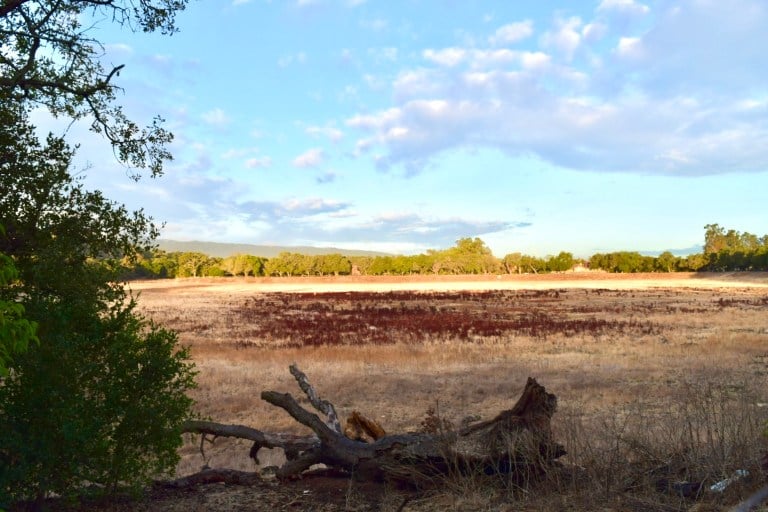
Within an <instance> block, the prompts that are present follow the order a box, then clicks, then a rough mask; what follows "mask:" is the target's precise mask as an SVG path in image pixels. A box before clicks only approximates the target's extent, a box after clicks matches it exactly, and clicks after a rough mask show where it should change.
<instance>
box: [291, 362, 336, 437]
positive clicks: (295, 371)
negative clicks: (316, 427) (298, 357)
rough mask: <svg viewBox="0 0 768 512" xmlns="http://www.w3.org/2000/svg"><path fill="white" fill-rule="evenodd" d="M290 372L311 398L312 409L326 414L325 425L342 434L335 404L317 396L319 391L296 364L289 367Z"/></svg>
mask: <svg viewBox="0 0 768 512" xmlns="http://www.w3.org/2000/svg"><path fill="white" fill-rule="evenodd" d="M289 370H290V372H291V375H293V377H294V378H295V379H296V382H297V383H298V384H299V387H300V388H301V390H302V391H303V392H304V394H305V395H307V398H309V403H311V404H312V407H314V408H315V409H317V410H318V411H320V412H321V413H323V414H325V416H326V417H327V420H326V422H325V424H326V425H328V427H329V428H330V429H331V430H334V431H336V432H338V433H339V434H341V433H342V432H341V423H340V422H339V415H338V414H337V413H336V408H335V407H334V406H333V404H332V403H331V402H329V401H328V400H322V399H321V398H320V397H319V396H318V395H317V391H315V388H313V387H312V385H311V384H310V383H309V379H308V378H307V376H306V375H305V374H304V372H302V371H301V370H299V368H298V366H296V364H295V363H294V364H292V365H291V366H290V367H289Z"/></svg>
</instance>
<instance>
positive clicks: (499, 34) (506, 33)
mask: <svg viewBox="0 0 768 512" xmlns="http://www.w3.org/2000/svg"><path fill="white" fill-rule="evenodd" d="M531 35H533V21H531V20H525V21H518V22H515V23H510V24H508V25H504V26H502V27H499V28H498V29H497V30H496V32H495V33H494V34H493V35H492V36H491V37H489V38H488V42H490V43H491V44H492V45H495V46H500V45H505V44H512V43H517V42H519V41H522V40H523V39H526V38H528V37H530V36H531Z"/></svg>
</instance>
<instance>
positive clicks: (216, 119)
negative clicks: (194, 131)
mask: <svg viewBox="0 0 768 512" xmlns="http://www.w3.org/2000/svg"><path fill="white" fill-rule="evenodd" d="M200 117H202V119H203V121H205V123H206V124H209V125H211V126H215V127H217V128H222V127H225V126H227V125H228V124H229V123H230V122H231V119H230V118H229V116H228V115H227V114H226V113H225V112H224V111H223V110H222V109H220V108H214V109H213V110H209V111H208V112H205V113H203V114H202V115H201V116H200Z"/></svg>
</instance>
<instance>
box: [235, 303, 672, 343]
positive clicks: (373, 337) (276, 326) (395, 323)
mask: <svg viewBox="0 0 768 512" xmlns="http://www.w3.org/2000/svg"><path fill="white" fill-rule="evenodd" d="M576 294H578V295H581V296H583V301H581V302H580V303H574V302H573V301H572V300H567V299H569V298H572V297H571V296H572V295H576ZM617 294H623V295H626V296H629V294H628V293H627V292H621V291H609V290H518V291H511V290H498V291H486V292H469V291H455V292H432V293H415V292H411V291H408V292H397V291H395V292H387V293H370V292H343V293H272V294H268V295H266V294H262V295H256V296H253V297H250V298H248V299H246V300H245V301H244V303H243V304H242V305H240V306H237V307H234V308H233V309H232V310H231V312H230V315H231V316H230V321H231V322H233V323H234V324H236V325H238V326H240V330H239V332H240V333H241V335H242V336H241V338H240V339H239V340H238V341H237V343H238V345H239V346H242V347H247V346H260V345H263V343H264V341H265V340H280V341H281V343H282V344H283V346H290V347H304V346H316V345H357V344H374V345H385V344H392V343H421V342H425V341H440V340H458V341H465V342H478V341H482V340H485V339H489V338H498V337H511V336H529V337H533V338H537V339H546V338H547V337H549V336H553V335H562V336H565V337H573V336H580V335H581V336H583V335H587V336H602V335H611V334H635V335H648V334H658V333H659V332H661V326H660V325H658V324H656V323H654V322H652V321H650V320H648V319H647V314H648V313H649V312H651V311H658V310H659V308H660V305H659V304H658V302H657V301H648V300H640V301H637V302H632V301H631V300H630V301H624V302H623V303H622V305H621V306H614V309H615V308H616V307H619V308H621V309H623V311H611V313H624V315H623V317H624V318H618V319H617V318H610V317H607V316H606V315H605V312H606V304H604V302H605V300H606V299H608V300H611V299H615V298H616V295H617ZM662 309H668V310H669V311H670V312H672V311H679V309H678V308H677V307H675V306H672V305H670V304H665V305H663V306H662Z"/></svg>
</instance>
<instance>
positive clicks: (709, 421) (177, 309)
mask: <svg viewBox="0 0 768 512" xmlns="http://www.w3.org/2000/svg"><path fill="white" fill-rule="evenodd" d="M130 287H131V288H132V289H133V290H134V292H136V293H137V294H138V297H139V299H138V300H139V304H140V309H141V311H143V313H144V314H146V315H147V316H149V317H151V318H153V319H154V320H155V321H156V322H158V323H161V324H163V325H165V326H167V327H170V328H172V329H176V330H178V331H179V332H180V339H181V342H182V343H183V344H185V345H189V346H190V347H191V349H192V354H193V358H194V360H195V362H196V364H197V367H198V369H199V372H200V373H199V377H198V382H199V389H197V390H196V392H195V396H194V398H195V399H196V401H197V412H198V413H199V414H200V415H201V416H202V417H205V418H210V419H213V420H215V421H218V422H222V423H239V424H244V425H249V426H252V427H255V428H259V429H262V430H267V431H285V432H301V428H300V427H299V426H298V425H297V424H296V423H295V422H293V421H292V420H291V419H290V418H289V417H288V416H287V414H285V413H284V412H283V411H282V410H277V409H275V408H274V407H272V406H269V405H268V404H266V403H264V402H262V401H261V400H260V398H259V395H260V393H261V391H263V390H278V391H287V392H291V393H293V394H294V396H297V392H298V389H297V387H296V385H295V382H294V381H293V379H292V377H291V376H290V374H289V373H288V365H289V364H291V363H294V362H295V363H297V364H298V366H299V367H300V368H301V369H302V370H303V371H304V372H305V373H306V374H307V375H308V376H309V378H310V380H311V381H312V382H313V384H314V385H315V387H316V389H317V390H318V392H319V393H320V394H321V395H322V396H323V398H326V399H328V400H330V401H332V402H333V403H334V404H335V405H336V407H337V409H338V410H339V413H340V414H341V415H342V416H344V417H346V415H347V414H349V413H350V412H351V411H352V410H353V409H355V410H359V411H361V412H362V413H363V414H365V415H367V416H369V417H372V418H374V419H376V420H377V421H379V422H380V423H381V424H382V426H384V428H385V429H387V431H389V432H400V431H408V430H415V429H417V428H418V427H419V425H420V423H421V421H422V420H423V419H424V416H425V413H426V411H427V410H428V409H429V408H430V407H432V408H434V409H435V410H436V411H437V412H438V414H439V415H440V416H441V417H442V418H444V419H445V420H447V421H450V422H458V421H459V420H460V419H461V418H463V417H465V416H467V415H470V414H477V415H480V416H482V417H483V418H489V417H492V416H493V415H495V414H496V413H498V412H499V411H501V410H502V409H507V408H509V407H511V405H512V404H513V403H514V401H515V400H516V399H517V396H518V395H519V393H520V391H521V390H522V388H523V385H524V384H525V381H526V378H527V377H528V376H533V377H536V378H537V379H538V381H539V382H540V383H541V384H543V385H544V386H546V388H547V389H548V390H549V391H551V392H553V393H555V394H556V395H557V397H558V401H559V402H558V403H559V408H558V412H557V413H556V414H555V417H554V419H553V427H554V430H555V436H556V438H557V439H558V441H559V442H561V443H562V444H563V445H565V447H566V449H567V450H568V455H566V456H565V457H563V458H562V459H561V460H562V462H563V467H562V468H558V469H554V470H553V471H552V474H551V475H547V476H546V477H545V478H544V479H543V480H542V481H539V482H536V483H533V484H532V485H531V486H530V487H528V488H520V487H516V486H511V485H507V484H506V483H505V482H502V481H500V479H499V478H497V477H485V476H480V475H475V476H472V475H470V476H469V477H462V478H459V477H456V478H450V479H446V481H445V482H440V485H438V486H436V488H434V489H431V490H426V491H423V492H421V493H420V494H418V495H410V494H407V493H406V494H404V493H405V491H402V490H397V489H390V488H387V487H386V486H380V487H376V488H375V489H374V488H372V487H370V486H366V485H363V484H357V483H355V482H350V481H348V480H341V479H338V481H333V480H327V479H326V480H320V479H319V480H318V481H317V482H310V479H306V478H305V479H304V480H303V481H299V482H294V483H291V484H284V485H279V486H275V485H273V484H266V483H265V484H264V485H263V486H256V487H254V488H237V489H229V488H227V489H225V488H224V487H223V486H212V487H211V488H209V489H206V490H200V489H198V490H197V491H195V492H193V493H191V494H190V493H187V494H184V495H182V494H179V493H177V494H172V495H156V496H154V497H153V499H154V501H153V502H152V503H151V504H150V505H146V506H147V510H181V509H182V508H183V509H185V510H189V509H190V508H191V509H196V510H238V509H248V510H281V509H285V510H392V511H395V510H488V511H491V510H494V511H495V510H604V511H621V510H660V511H661V510H699V511H704V510H728V507H730V506H732V505H733V504H735V503H738V501H739V500H740V499H742V498H743V497H745V496H747V495H749V493H750V492H751V491H752V490H754V489H755V488H757V487H760V486H761V485H762V483H763V482H764V480H765V477H764V475H763V473H762V470H761V467H760V458H761V456H762V453H763V451H764V446H763V445H764V437H763V435H762V431H763V429H764V426H765V422H766V419H768V407H767V406H768V386H766V384H768V275H766V274H730V275H722V274H713V275H695V274H672V275H660V274H652V275H631V276H627V275H620V276H616V275H608V274H598V273H584V274H559V275H547V276H500V277H497V276H490V277H474V278H470V277H466V278H448V277H445V278H443V277H440V278H433V279H431V280H430V279H424V278H423V277H422V278H419V279H403V278H399V279H387V278H380V279H373V278H359V277H358V278H353V277H350V278H325V279H301V278H296V279H220V280H217V279H207V280H206V279H189V280H175V281H152V282H135V283H131V284H130ZM199 448H200V446H199V439H192V438H190V439H189V442H188V444H187V445H186V446H185V448H184V450H183V460H182V462H181V464H180V465H179V468H178V472H179V474H188V473H191V472H195V471H197V470H199V469H200V467H201V466H202V465H203V464H207V465H209V466H211V467H229V468H235V469H244V470H255V469H256V468H255V467H254V464H253V462H252V461H251V460H250V459H248V457H247V454H248V445H247V444H244V443H237V442H228V441H227V440H223V439H219V440H216V442H215V443H214V444H213V445H206V447H205V460H204V459H203V457H202V456H201V453H200V449H199ZM280 457H281V454H277V453H276V454H272V455H271V456H268V457H262V464H263V465H269V464H275V463H279V462H280ZM741 469H746V470H748V471H749V473H750V474H749V476H748V477H745V478H742V479H740V480H739V481H738V482H735V483H733V484H731V485H729V486H728V488H727V489H726V490H725V492H722V493H716V492H712V491H710V490H709V486H710V485H711V484H713V483H715V482H717V481H719V480H722V479H724V478H726V477H728V476H730V475H733V474H734V472H735V471H736V470H741ZM698 483H702V484H703V485H702V486H701V489H702V490H701V491H700V492H699V493H698V496H692V497H684V496H682V494H686V493H689V494H690V492H689V491H690V487H691V486H692V485H694V484H698ZM686 485H688V487H686ZM697 488H698V487H697ZM693 494H697V493H695V492H694V493H693ZM260 507H262V508H260Z"/></svg>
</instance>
